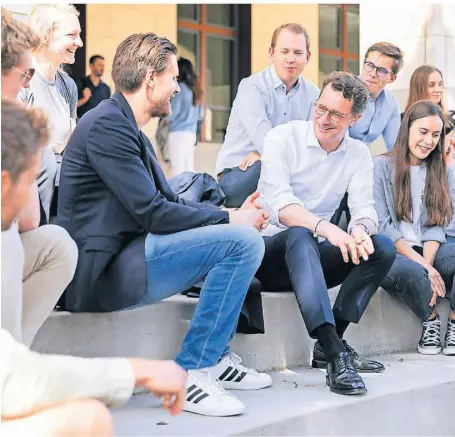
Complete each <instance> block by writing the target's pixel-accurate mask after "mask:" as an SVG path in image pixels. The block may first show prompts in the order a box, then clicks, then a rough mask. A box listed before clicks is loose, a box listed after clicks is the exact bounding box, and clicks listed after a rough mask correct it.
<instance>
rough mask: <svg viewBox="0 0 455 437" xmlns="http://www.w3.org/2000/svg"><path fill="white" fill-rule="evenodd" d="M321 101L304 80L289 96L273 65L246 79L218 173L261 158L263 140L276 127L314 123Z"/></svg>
mask: <svg viewBox="0 0 455 437" xmlns="http://www.w3.org/2000/svg"><path fill="white" fill-rule="evenodd" d="M318 97H319V88H318V87H317V86H316V85H315V84H314V83H312V82H310V81H309V80H306V79H304V78H303V77H302V76H299V79H298V81H297V83H296V84H295V85H294V87H293V88H292V89H291V90H290V91H289V92H288V93H287V94H286V86H285V85H284V83H283V81H282V80H281V79H280V78H279V77H278V75H277V73H276V71H275V68H274V66H273V65H272V66H269V67H267V68H265V69H264V70H262V71H260V72H259V73H256V74H252V75H251V76H249V77H247V78H245V79H243V80H242V81H241V82H240V84H239V88H238V91H237V96H236V97H235V100H234V103H233V104H232V110H231V114H230V116H229V122H228V126H227V131H226V137H225V139H224V144H223V146H222V147H221V150H220V152H219V153H218V157H217V161H216V173H217V174H218V173H221V172H222V171H223V170H224V169H225V168H232V167H238V166H239V165H240V163H241V162H242V160H243V158H245V156H247V155H248V153H250V152H253V151H257V152H259V153H261V154H262V148H263V143H264V138H265V136H266V134H267V132H269V130H270V129H272V128H273V127H275V126H278V125H281V124H284V123H288V122H289V121H293V120H311V118H312V116H313V109H314V102H315V101H316V100H317V99H318Z"/></svg>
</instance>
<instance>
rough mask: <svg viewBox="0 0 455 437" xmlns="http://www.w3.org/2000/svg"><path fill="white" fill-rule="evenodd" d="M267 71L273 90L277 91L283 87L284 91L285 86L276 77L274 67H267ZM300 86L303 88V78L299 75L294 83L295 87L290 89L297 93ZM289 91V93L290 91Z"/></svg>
mask: <svg viewBox="0 0 455 437" xmlns="http://www.w3.org/2000/svg"><path fill="white" fill-rule="evenodd" d="M269 71H270V75H271V77H272V85H273V89H275V90H276V89H278V88H280V87H284V88H285V89H286V85H285V84H284V82H283V81H282V80H281V79H280V78H279V77H278V74H277V72H276V70H275V66H274V65H271V66H270V67H269ZM300 86H303V87H304V86H305V80H304V79H303V77H302V76H301V75H299V78H298V79H297V82H296V83H295V85H294V86H293V87H292V88H291V90H294V91H297V90H298V89H299V87H300ZM291 90H289V91H291Z"/></svg>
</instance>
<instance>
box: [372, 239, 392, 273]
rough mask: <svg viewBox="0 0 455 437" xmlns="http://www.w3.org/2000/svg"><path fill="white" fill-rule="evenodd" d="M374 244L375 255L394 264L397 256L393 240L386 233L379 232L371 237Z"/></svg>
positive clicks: (385, 261)
mask: <svg viewBox="0 0 455 437" xmlns="http://www.w3.org/2000/svg"><path fill="white" fill-rule="evenodd" d="M371 240H372V241H373V246H374V257H375V258H376V259H378V260H381V261H383V262H384V263H388V264H390V266H392V264H393V262H394V261H395V258H396V256H397V251H396V248H395V244H394V243H393V241H392V240H391V239H390V238H389V237H387V236H386V235H382V234H377V235H373V236H372V237H371Z"/></svg>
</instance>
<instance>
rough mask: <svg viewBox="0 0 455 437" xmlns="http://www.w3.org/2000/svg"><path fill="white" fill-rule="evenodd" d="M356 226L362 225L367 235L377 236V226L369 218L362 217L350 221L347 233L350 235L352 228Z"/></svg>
mask: <svg viewBox="0 0 455 437" xmlns="http://www.w3.org/2000/svg"><path fill="white" fill-rule="evenodd" d="M357 225H363V226H365V228H366V229H367V233H368V235H374V234H377V232H378V224H377V223H376V222H375V221H374V220H373V219H371V218H369V217H362V218H358V219H355V220H351V222H350V223H349V226H348V233H349V234H350V233H351V231H352V228H354V227H355V226H357Z"/></svg>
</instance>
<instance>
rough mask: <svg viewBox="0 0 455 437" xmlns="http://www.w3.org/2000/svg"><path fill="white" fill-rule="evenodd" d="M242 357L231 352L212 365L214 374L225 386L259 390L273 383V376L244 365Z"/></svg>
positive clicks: (232, 388)
mask: <svg viewBox="0 0 455 437" xmlns="http://www.w3.org/2000/svg"><path fill="white" fill-rule="evenodd" d="M241 362H242V359H241V358H240V357H239V356H238V355H236V354H235V353H234V352H229V353H228V354H226V355H225V356H224V357H222V358H221V360H220V362H219V363H218V364H217V365H216V366H213V367H211V369H212V373H213V376H215V377H216V378H218V379H219V380H220V381H221V384H222V385H223V388H226V389H231V390H259V389H261V388H266V387H270V386H271V385H272V377H271V376H270V375H269V374H267V373H259V372H257V371H256V370H254V369H249V368H248V367H245V366H242V365H241V364H240V363H241Z"/></svg>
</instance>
